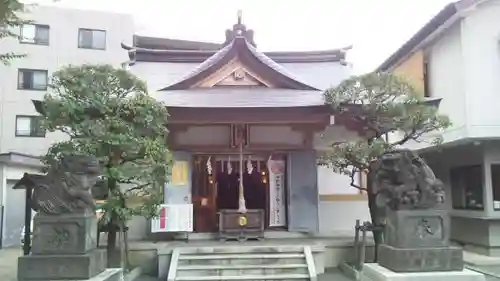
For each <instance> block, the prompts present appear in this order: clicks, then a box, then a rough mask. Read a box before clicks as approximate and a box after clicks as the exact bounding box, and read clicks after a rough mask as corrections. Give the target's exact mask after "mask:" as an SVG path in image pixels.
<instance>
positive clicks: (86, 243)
mask: <svg viewBox="0 0 500 281" xmlns="http://www.w3.org/2000/svg"><path fill="white" fill-rule="evenodd" d="M99 172H100V169H99V163H98V162H97V160H96V159H95V158H93V157H88V156H77V155H71V156H67V157H65V158H63V160H62V162H61V164H60V165H59V166H58V167H57V168H53V169H52V170H50V171H49V172H48V173H47V175H46V176H44V177H43V178H41V177H36V178H35V177H33V178H30V175H28V174H25V176H24V177H23V179H21V181H22V182H23V183H25V184H31V185H32V188H33V198H32V202H30V203H31V205H32V208H33V209H34V210H35V211H37V214H36V216H35V218H34V227H33V228H34V235H33V245H32V248H31V255H29V256H23V257H20V258H19V260H18V274H17V275H18V280H20V281H35V280H36V281H49V280H50V281H56V280H87V279H91V278H93V277H96V276H98V275H99V276H100V274H101V273H102V274H104V270H105V269H106V264H107V259H106V252H105V251H104V250H98V249H97V217H96V216H95V213H94V208H95V205H94V200H93V197H92V194H91V193H90V189H91V187H92V186H94V184H95V183H96V181H97V179H98V175H99ZM105 275H106V274H105ZM107 275H109V274H107ZM110 276H111V275H110ZM112 276H113V278H114V279H109V278H111V277H109V278H108V279H102V278H101V279H102V280H115V279H116V278H117V277H116V276H117V275H116V274H113V275H112Z"/></svg>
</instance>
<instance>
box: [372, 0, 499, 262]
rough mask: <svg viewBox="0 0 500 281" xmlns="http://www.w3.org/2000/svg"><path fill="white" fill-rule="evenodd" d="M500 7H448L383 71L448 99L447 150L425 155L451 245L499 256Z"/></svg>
mask: <svg viewBox="0 0 500 281" xmlns="http://www.w3.org/2000/svg"><path fill="white" fill-rule="evenodd" d="M499 14H500V1H498V0H489V1H488V0H484V1H481V0H462V1H458V2H456V3H452V4H449V5H448V6H446V7H445V8H444V9H443V10H442V11H441V12H440V13H439V14H438V15H437V16H436V17H435V18H433V19H432V20H431V21H430V22H429V23H428V24H427V25H425V26H424V27H423V28H422V29H421V30H420V31H419V32H417V34H416V35H415V36H414V37H413V38H412V39H410V40H409V41H408V42H407V43H406V44H405V45H403V46H402V47H401V48H400V49H399V50H398V51H397V52H396V53H395V54H394V55H393V56H392V57H390V58H389V59H388V60H387V61H385V62H384V63H383V64H382V65H381V66H380V67H379V69H378V70H380V71H394V72H395V73H398V74H402V75H406V76H407V77H409V78H411V79H413V81H414V82H416V85H419V86H421V87H422V89H423V90H424V91H425V95H426V96H428V97H432V98H442V101H441V104H440V112H441V113H442V114H446V115H448V116H449V117H450V119H451V122H452V123H453V125H452V126H451V128H449V129H447V130H446V131H445V132H444V134H443V136H444V144H443V146H441V147H439V148H438V149H437V148H436V147H425V144H423V145H422V144H419V145H418V146H415V147H417V148H420V149H422V150H421V155H422V156H424V157H425V159H426V160H427V161H428V163H429V165H430V166H431V167H432V168H433V170H434V171H435V173H436V175H437V176H438V177H439V178H440V179H442V180H443V181H444V182H445V184H446V186H447V188H448V190H447V191H448V192H447V194H449V196H448V198H447V204H448V206H449V209H450V214H451V216H452V232H451V233H452V239H453V240H454V241H455V242H457V243H459V244H462V245H464V246H465V249H468V250H471V251H475V252H478V253H481V254H487V255H495V256H498V255H500V235H499V234H498V233H499V232H498V230H500V165H499V164H500V149H499V145H500V142H499V141H498V138H499V137H500V115H499V114H498V103H499V102H500V96H499V93H500V79H498V77H500V17H498V15H499Z"/></svg>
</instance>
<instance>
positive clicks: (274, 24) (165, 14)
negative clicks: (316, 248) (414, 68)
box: [34, 0, 452, 73]
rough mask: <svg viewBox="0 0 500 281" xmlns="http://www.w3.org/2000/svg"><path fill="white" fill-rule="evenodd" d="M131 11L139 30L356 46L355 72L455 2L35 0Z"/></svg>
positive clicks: (268, 46) (271, 45) (262, 46)
mask: <svg viewBox="0 0 500 281" xmlns="http://www.w3.org/2000/svg"><path fill="white" fill-rule="evenodd" d="M34 1H35V2H38V3H40V4H49V5H57V6H61V7H67V8H76V9H85V10H104V11H112V12H117V13H127V14H131V15H133V17H134V21H135V24H136V34H138V35H148V36H157V37H168V38H175V39H186V40H201V41H208V42H217V43H220V42H223V40H224V36H225V30H226V29H228V28H232V25H233V24H234V23H235V22H236V19H237V11H238V10H241V11H242V13H243V23H244V24H245V25H246V26H247V28H249V29H253V30H254V32H255V41H256V43H257V47H258V49H259V50H261V51H300V50H327V49H336V48H342V47H346V46H350V45H352V46H353V48H352V49H351V50H350V51H349V52H348V61H349V62H350V63H352V65H353V68H354V71H355V72H356V73H364V72H369V71H372V70H373V69H374V68H376V67H377V66H378V65H379V64H380V63H382V61H384V60H385V59H386V58H387V57H388V56H390V55H391V54H392V53H393V52H394V51H396V50H397V49H398V48H399V47H400V46H401V45H402V44H404V43H405V42H406V41H407V40H408V39H409V38H410V37H411V36H412V35H413V34H415V33H416V32H417V31H418V30H419V29H420V28H421V27H422V26H423V25H424V24H425V23H426V22H427V21H429V20H430V19H431V18H432V17H433V16H435V15H436V14H437V13H438V12H439V11H440V10H441V9H442V8H443V7H444V6H445V5H446V4H448V3H450V2H452V1H450V0H342V1H341V0H307V1H304V0H288V1H285V0H176V1H172V0H60V1H58V2H57V3H55V4H54V3H53V2H52V1H51V0H34Z"/></svg>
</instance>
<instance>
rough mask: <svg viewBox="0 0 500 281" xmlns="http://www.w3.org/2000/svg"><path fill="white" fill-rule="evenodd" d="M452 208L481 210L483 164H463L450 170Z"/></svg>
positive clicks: (482, 206)
mask: <svg viewBox="0 0 500 281" xmlns="http://www.w3.org/2000/svg"><path fill="white" fill-rule="evenodd" d="M450 183H451V199H452V205H453V209H471V210H483V209H484V204H483V166H482V165H475V166H465V167H457V168H453V169H451V171H450Z"/></svg>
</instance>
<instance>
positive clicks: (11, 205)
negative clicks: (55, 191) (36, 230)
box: [0, 163, 39, 247]
mask: <svg viewBox="0 0 500 281" xmlns="http://www.w3.org/2000/svg"><path fill="white" fill-rule="evenodd" d="M38 172H39V170H38V169H36V168H33V167H28V166H22V165H16V164H6V163H2V164H0V180H1V185H0V186H1V193H2V194H4V195H5V196H0V197H1V198H2V201H1V204H2V205H3V206H4V214H3V221H2V225H1V226H2V228H1V229H2V233H1V235H2V247H12V246H20V244H21V241H20V238H21V230H22V228H23V226H24V216H25V205H26V204H25V203H26V200H25V196H26V195H25V194H26V191H25V190H24V189H17V190H14V189H12V187H13V186H14V184H15V183H16V182H17V181H18V180H20V179H21V178H22V177H23V174H24V173H38Z"/></svg>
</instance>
